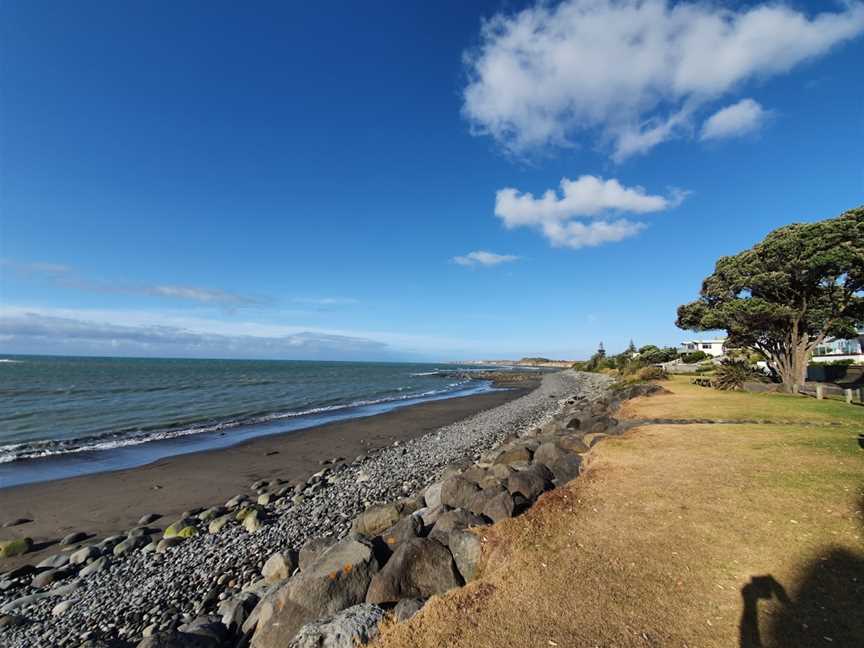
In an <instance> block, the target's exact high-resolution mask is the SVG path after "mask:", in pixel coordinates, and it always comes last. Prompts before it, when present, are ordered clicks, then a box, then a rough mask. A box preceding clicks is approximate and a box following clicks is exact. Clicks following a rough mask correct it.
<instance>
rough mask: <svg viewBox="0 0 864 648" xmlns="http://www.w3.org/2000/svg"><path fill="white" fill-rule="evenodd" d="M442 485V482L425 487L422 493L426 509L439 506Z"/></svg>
mask: <svg viewBox="0 0 864 648" xmlns="http://www.w3.org/2000/svg"><path fill="white" fill-rule="evenodd" d="M443 485H444V483H443V482H435V483H434V484H430V485H429V486H427V487H426V490H424V491H423V498H424V499H425V500H426V507H428V508H433V509H434V508H438V507H439V506H441V487H442V486H443Z"/></svg>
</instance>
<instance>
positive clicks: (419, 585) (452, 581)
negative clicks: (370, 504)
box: [366, 538, 462, 604]
mask: <svg viewBox="0 0 864 648" xmlns="http://www.w3.org/2000/svg"><path fill="white" fill-rule="evenodd" d="M461 584H462V583H461V579H460V578H459V574H458V572H457V571H456V565H455V564H454V563H453V556H451V555H450V552H449V551H448V550H447V548H446V547H445V546H444V545H442V544H441V543H440V542H436V541H435V540H430V539H428V538H415V539H413V540H408V541H407V542H404V543H402V544H401V545H399V547H398V548H397V549H396V551H395V552H394V553H393V555H392V556H391V557H390V560H388V561H387V564H386V565H385V566H384V568H383V569H382V570H381V571H380V572H378V573H377V574H375V576H374V577H373V578H372V582H371V584H370V585H369V592H368V593H367V594H366V602H367V603H375V604H381V603H396V602H397V601H399V600H400V599H403V598H428V597H430V596H432V595H434V594H443V593H444V592H446V591H448V590H450V589H453V588H454V587H459V586H460V585H461Z"/></svg>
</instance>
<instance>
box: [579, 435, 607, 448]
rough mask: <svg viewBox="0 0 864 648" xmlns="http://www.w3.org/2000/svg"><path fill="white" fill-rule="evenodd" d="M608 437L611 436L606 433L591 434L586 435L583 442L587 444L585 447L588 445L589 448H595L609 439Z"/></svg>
mask: <svg viewBox="0 0 864 648" xmlns="http://www.w3.org/2000/svg"><path fill="white" fill-rule="evenodd" d="M608 436H609V435H608V434H605V433H604V432H590V433H588V434H586V435H585V436H584V437H583V438H582V440H583V441H584V442H585V445H587V446H588V447H589V448H593V447H594V446H595V445H597V444H598V443H599V442H600V441H602V440H603V439H605V438H607V437H608Z"/></svg>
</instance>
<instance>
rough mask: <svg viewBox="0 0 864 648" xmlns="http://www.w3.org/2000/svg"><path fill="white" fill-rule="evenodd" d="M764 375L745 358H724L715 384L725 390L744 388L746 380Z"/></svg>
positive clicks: (718, 369) (718, 368) (757, 378)
mask: <svg viewBox="0 0 864 648" xmlns="http://www.w3.org/2000/svg"><path fill="white" fill-rule="evenodd" d="M762 377H763V376H762V374H761V373H760V372H759V371H758V370H757V369H754V368H753V367H751V366H750V364H749V363H748V362H746V361H745V360H724V361H723V362H721V363H720V366H719V367H717V372H716V374H715V376H714V386H715V387H716V388H717V389H724V390H733V389H743V388H744V383H745V382H747V381H750V380H759V379H761V378H762Z"/></svg>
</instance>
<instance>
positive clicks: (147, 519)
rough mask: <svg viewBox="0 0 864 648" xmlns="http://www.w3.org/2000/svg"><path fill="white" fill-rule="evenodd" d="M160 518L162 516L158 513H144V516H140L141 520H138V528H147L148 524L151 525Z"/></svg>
mask: <svg viewBox="0 0 864 648" xmlns="http://www.w3.org/2000/svg"><path fill="white" fill-rule="evenodd" d="M161 517H162V516H161V515H159V514H158V513H146V514H145V515H142V516H141V519H139V520H138V526H147V525H148V524H153V523H154V522H155V521H156V520H158V519H159V518H161Z"/></svg>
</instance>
